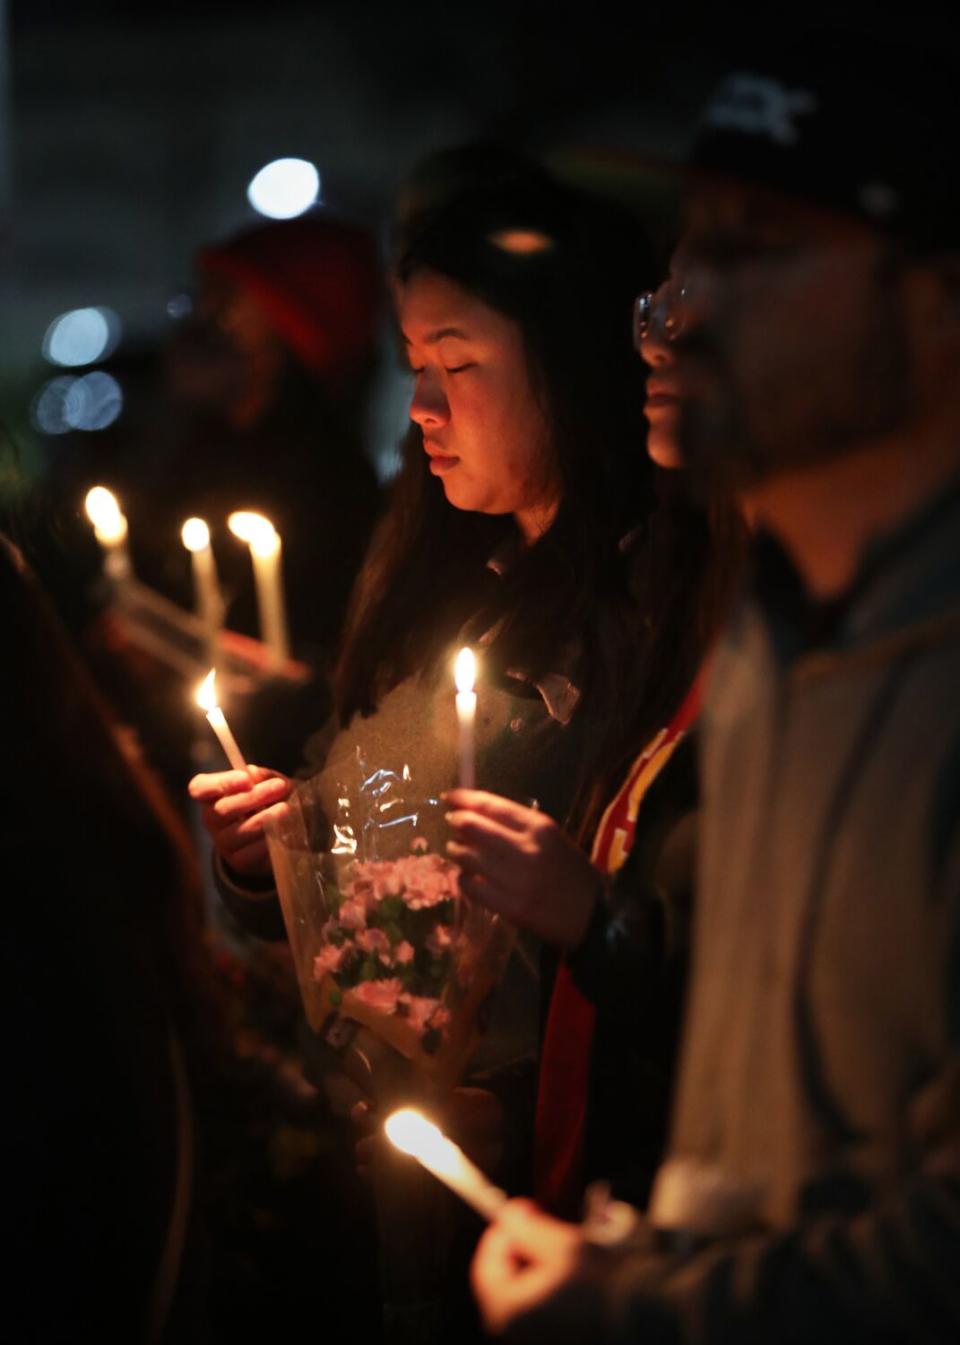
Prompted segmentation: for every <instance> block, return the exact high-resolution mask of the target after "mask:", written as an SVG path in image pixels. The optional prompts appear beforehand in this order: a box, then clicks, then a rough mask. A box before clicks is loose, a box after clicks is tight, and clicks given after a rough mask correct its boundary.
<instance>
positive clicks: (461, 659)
mask: <svg viewBox="0 0 960 1345" xmlns="http://www.w3.org/2000/svg"><path fill="white" fill-rule="evenodd" d="M453 680H454V681H455V682H456V684H457V690H458V691H460V692H463V691H472V690H473V684H474V682H475V681H476V680H477V660H476V658H475V657H474V653H473V650H472V649H470V648H468V647H467V646H466V645H464V647H463V648H462V649H461V650H460V653H459V654H458V655H457V661H456V663H455V664H454V669H453Z"/></svg>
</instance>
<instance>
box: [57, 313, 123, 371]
mask: <svg viewBox="0 0 960 1345" xmlns="http://www.w3.org/2000/svg"><path fill="white" fill-rule="evenodd" d="M119 339H120V319H119V318H118V317H117V315H116V313H114V312H113V311H112V310H111V309H109V308H72V309H71V310H70V312H69V313H61V314H60V316H59V317H58V318H54V320H53V322H51V324H50V326H49V327H48V328H47V331H46V335H45V336H44V338H43V354H44V357H45V358H46V359H48V360H49V361H50V363H51V364H61V365H63V366H64V367H65V368H68V369H74V368H77V367H78V366H80V365H82V364H95V363H96V362H97V360H102V359H104V358H105V357H106V356H107V355H109V354H110V352H111V351H112V350H114V349H115V348H116V344H117V341H118V340H119Z"/></svg>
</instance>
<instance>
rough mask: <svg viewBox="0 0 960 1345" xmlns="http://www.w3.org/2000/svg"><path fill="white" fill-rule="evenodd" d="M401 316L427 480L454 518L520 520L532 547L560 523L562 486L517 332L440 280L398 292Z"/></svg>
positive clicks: (434, 277) (417, 281)
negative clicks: (464, 513)
mask: <svg viewBox="0 0 960 1345" xmlns="http://www.w3.org/2000/svg"><path fill="white" fill-rule="evenodd" d="M398 313H399V319H400V327H401V330H402V332H403V336H404V339H405V341H406V345H407V354H408V357H409V360H410V367H411V369H412V370H413V373H414V375H415V377H416V385H415V388H414V393H413V400H412V402H411V403H410V419H411V420H413V421H414V422H415V423H416V424H417V425H419V426H420V428H421V430H422V431H423V448H424V452H425V453H426V454H427V456H428V458H429V459H430V471H431V472H432V473H433V474H434V476H438V477H439V478H440V481H441V482H442V484H443V489H444V491H445V492H446V496H447V499H448V500H449V502H450V503H451V504H452V505H454V506H455V507H456V508H457V509H470V510H474V511H476V512H477V513H481V514H513V516H514V518H515V519H516V521H517V524H518V526H519V527H520V529H521V531H522V532H523V534H524V536H525V537H526V538H527V540H528V541H531V540H533V539H534V538H535V537H537V536H539V534H540V533H542V532H543V531H544V530H545V529H546V528H547V527H548V526H549V524H550V522H551V520H552V518H553V516H554V514H555V513H556V507H557V502H558V497H559V483H558V480H557V473H556V467H555V463H554V460H553V456H552V450H551V436H550V431H549V427H548V425H547V421H546V417H545V415H544V413H543V411H542V409H541V407H540V405H539V403H538V400H537V397H536V394H535V392H534V390H533V388H532V386H531V383H530V376H529V372H528V368H527V359H526V352H525V350H524V346H523V337H522V335H521V331H520V327H519V326H518V324H517V323H516V322H514V321H513V320H512V319H511V318H508V317H505V316H504V315H503V314H502V313H498V312H497V311H496V310H495V309H493V308H490V307H488V306H487V304H485V303H483V302H482V300H480V299H477V298H475V297H474V295H472V294H470V293H469V292H468V291H467V290H465V289H463V288H461V286H459V285H457V284H456V283H455V282H454V281H452V280H448V279H447V278H446V277H445V276H442V275H439V274H438V273H436V272H434V271H420V272H417V273H416V274H415V275H413V276H412V277H411V278H410V279H409V280H408V281H407V282H406V283H405V284H404V285H403V286H401V287H400V289H399V292H398Z"/></svg>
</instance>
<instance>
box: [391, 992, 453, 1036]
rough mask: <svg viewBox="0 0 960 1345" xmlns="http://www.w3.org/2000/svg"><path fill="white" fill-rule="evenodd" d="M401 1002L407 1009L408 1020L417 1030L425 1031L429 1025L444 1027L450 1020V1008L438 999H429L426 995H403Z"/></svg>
mask: <svg viewBox="0 0 960 1345" xmlns="http://www.w3.org/2000/svg"><path fill="white" fill-rule="evenodd" d="M400 1002H401V1004H403V1005H404V1006H405V1008H406V1011H407V1022H408V1023H409V1024H410V1026H411V1027H412V1028H413V1030H414V1031H415V1032H425V1031H426V1030H427V1028H428V1027H443V1026H444V1024H446V1023H448V1022H449V1021H450V1010H449V1009H445V1008H444V1006H443V1005H442V1004H441V1003H440V1001H439V1000H438V999H429V998H428V997H427V996H426V995H401V997H400Z"/></svg>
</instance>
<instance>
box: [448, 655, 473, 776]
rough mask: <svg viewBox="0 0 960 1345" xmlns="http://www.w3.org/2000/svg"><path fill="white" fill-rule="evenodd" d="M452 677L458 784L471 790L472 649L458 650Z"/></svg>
mask: <svg viewBox="0 0 960 1345" xmlns="http://www.w3.org/2000/svg"><path fill="white" fill-rule="evenodd" d="M453 677H454V681H455V682H456V684H457V723H458V724H459V726H460V784H461V786H462V787H463V788H464V789H473V787H474V784H475V782H476V772H475V769H474V751H473V727H474V723H475V721H476V717H477V693H476V692H475V691H474V689H473V684H474V682H475V681H476V677H477V660H476V659H475V658H474V655H473V650H472V649H468V648H467V647H466V646H464V648H463V649H461V650H460V653H459V654H458V655H457V661H456V664H455V666H454V670H453Z"/></svg>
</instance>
